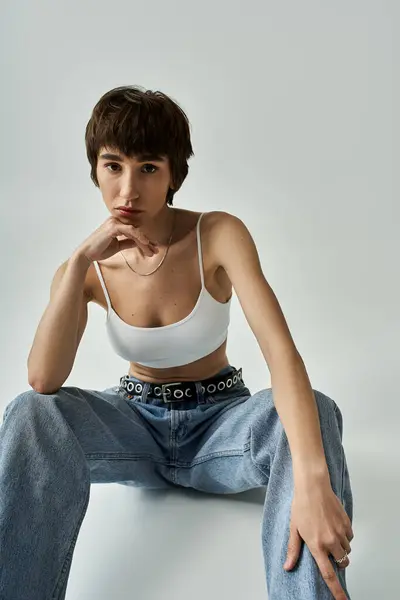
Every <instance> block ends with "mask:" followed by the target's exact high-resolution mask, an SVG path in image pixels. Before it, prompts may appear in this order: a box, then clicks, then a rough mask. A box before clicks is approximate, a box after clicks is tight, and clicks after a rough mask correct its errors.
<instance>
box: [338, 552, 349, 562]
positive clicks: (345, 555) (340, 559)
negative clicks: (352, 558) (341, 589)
mask: <svg viewBox="0 0 400 600" xmlns="http://www.w3.org/2000/svg"><path fill="white" fill-rule="evenodd" d="M347 557H348V554H347V552H345V554H344V556H343V557H342V558H339V559H338V560H336V558H335V563H336V564H338V565H340V564H341V563H342V562H343V561H344V560H346V558H347Z"/></svg>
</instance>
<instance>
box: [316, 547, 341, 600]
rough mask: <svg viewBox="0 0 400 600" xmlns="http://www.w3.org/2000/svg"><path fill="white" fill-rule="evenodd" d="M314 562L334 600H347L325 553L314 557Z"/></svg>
mask: <svg viewBox="0 0 400 600" xmlns="http://www.w3.org/2000/svg"><path fill="white" fill-rule="evenodd" d="M314 558H315V561H316V563H317V565H318V568H319V570H320V572H321V575H322V578H323V580H324V581H325V583H326V585H327V586H328V588H329V589H330V591H331V592H332V595H333V597H334V599H335V600H347V596H346V594H345V592H344V590H343V588H342V586H341V585H340V583H339V579H338V578H337V575H336V573H335V570H334V568H333V566H332V563H331V561H330V560H329V558H328V556H327V555H326V554H325V553H321V554H317V555H314Z"/></svg>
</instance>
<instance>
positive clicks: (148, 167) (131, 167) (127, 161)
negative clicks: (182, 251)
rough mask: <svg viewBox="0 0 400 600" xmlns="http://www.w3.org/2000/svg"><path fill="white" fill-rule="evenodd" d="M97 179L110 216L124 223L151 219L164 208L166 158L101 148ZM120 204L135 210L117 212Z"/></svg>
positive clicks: (167, 176)
mask: <svg viewBox="0 0 400 600" xmlns="http://www.w3.org/2000/svg"><path fill="white" fill-rule="evenodd" d="M97 179H98V182H99V186H100V191H101V193H102V196H103V200H104V202H105V204H106V206H107V208H108V210H109V212H110V213H111V215H112V216H114V217H117V218H118V219H120V220H127V222H131V221H132V220H137V219H138V218H141V219H143V218H145V219H146V220H147V219H151V218H152V217H154V216H156V215H157V214H158V213H159V212H160V211H162V210H165V208H166V195H167V192H168V188H169V187H171V188H173V184H172V177H171V172H170V166H169V160H168V157H165V156H158V157H151V156H136V157H134V158H129V157H127V156H125V155H124V154H122V152H120V151H119V150H118V149H115V148H101V150H100V152H99V155H98V161H97ZM121 207H126V208H130V209H135V210H137V211H138V212H136V213H130V214H129V213H121V212H120V211H119V210H118V209H119V208H121Z"/></svg>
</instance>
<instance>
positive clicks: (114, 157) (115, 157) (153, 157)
mask: <svg viewBox="0 0 400 600" xmlns="http://www.w3.org/2000/svg"><path fill="white" fill-rule="evenodd" d="M99 158H104V160H118V161H120V162H123V160H124V159H123V157H122V156H120V155H119V154H111V153H109V152H107V153H105V154H100V157H99ZM137 158H138V160H139V162H144V161H146V160H155V161H160V162H164V161H165V158H164V157H163V156H161V155H160V154H150V153H148V154H138V156H137Z"/></svg>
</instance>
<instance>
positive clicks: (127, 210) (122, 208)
mask: <svg viewBox="0 0 400 600" xmlns="http://www.w3.org/2000/svg"><path fill="white" fill-rule="evenodd" d="M117 210H119V211H120V212H124V213H129V214H133V215H134V214H135V213H139V212H141V211H140V210H139V209H138V208H126V207H125V206H118V208H117Z"/></svg>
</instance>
